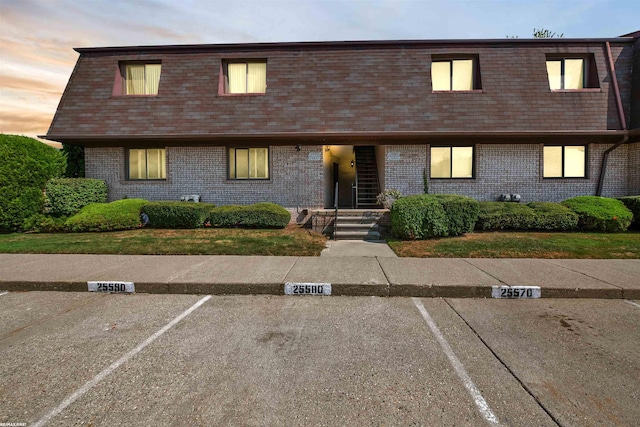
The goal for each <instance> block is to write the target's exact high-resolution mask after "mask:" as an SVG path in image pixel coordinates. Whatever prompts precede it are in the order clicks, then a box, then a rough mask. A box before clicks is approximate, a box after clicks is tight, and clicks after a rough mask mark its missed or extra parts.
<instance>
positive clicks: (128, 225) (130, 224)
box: [64, 199, 149, 232]
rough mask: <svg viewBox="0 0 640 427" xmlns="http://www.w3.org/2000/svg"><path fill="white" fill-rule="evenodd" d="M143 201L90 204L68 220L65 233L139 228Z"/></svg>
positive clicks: (131, 200)
mask: <svg viewBox="0 0 640 427" xmlns="http://www.w3.org/2000/svg"><path fill="white" fill-rule="evenodd" d="M148 203H149V202H147V201H146V200H143V199H123V200H117V201H115V202H111V203H92V204H90V205H87V206H85V207H84V208H82V209H80V212H78V213H77V214H75V215H74V216H72V217H71V218H69V219H68V220H67V221H66V222H65V224H64V226H65V230H66V231H73V232H86V231H115V230H130V229H132V228H138V227H139V226H140V210H141V209H142V207H143V206H144V205H146V204H148Z"/></svg>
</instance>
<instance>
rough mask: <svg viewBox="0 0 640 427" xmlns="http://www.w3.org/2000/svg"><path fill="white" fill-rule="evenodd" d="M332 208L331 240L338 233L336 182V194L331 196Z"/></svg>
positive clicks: (334, 238)
mask: <svg viewBox="0 0 640 427" xmlns="http://www.w3.org/2000/svg"><path fill="white" fill-rule="evenodd" d="M333 207H334V209H335V211H334V216H333V240H337V239H336V231H338V183H337V182H336V192H335V194H334V196H333Z"/></svg>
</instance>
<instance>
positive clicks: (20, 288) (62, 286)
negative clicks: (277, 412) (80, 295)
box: [0, 281, 640, 300]
mask: <svg viewBox="0 0 640 427" xmlns="http://www.w3.org/2000/svg"><path fill="white" fill-rule="evenodd" d="M527 286H531V285H530V284H527ZM135 287H136V293H148V294H203V295H204V294H210V295H284V282H283V283H246V284H242V283H145V282H137V283H135ZM331 288H332V289H331V290H332V292H331V294H332V295H334V296H375V297H420V298H491V290H492V287H490V286H484V285H478V286H474V285H465V286H443V285H389V284H375V285H368V284H358V283H352V284H346V283H341V284H332V286H331ZM541 289H542V296H541V297H542V298H591V299H630V300H631V299H640V291H638V290H633V289H629V290H622V289H611V288H595V289H594V288H588V289H580V288H545V287H544V286H541ZM0 290H3V291H10V292H29V291H58V292H87V283H86V282H77V281H73V282H46V281H43V282H15V281H14V282H8V281H7V282H5V281H0Z"/></svg>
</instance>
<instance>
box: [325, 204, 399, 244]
mask: <svg viewBox="0 0 640 427" xmlns="http://www.w3.org/2000/svg"><path fill="white" fill-rule="evenodd" d="M385 212H386V211H383V210H365V209H338V217H337V220H336V222H335V223H334V233H335V236H334V237H335V239H336V240H380V238H381V233H380V225H379V221H380V219H381V218H382V217H383V216H384V214H385Z"/></svg>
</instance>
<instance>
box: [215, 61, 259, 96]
mask: <svg viewBox="0 0 640 427" xmlns="http://www.w3.org/2000/svg"><path fill="white" fill-rule="evenodd" d="M224 70H225V73H226V74H225V93H265V92H266V91H267V63H266V61H244V62H242V61H237V62H236V61H234V62H227V63H226V66H225V67H224Z"/></svg>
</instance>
